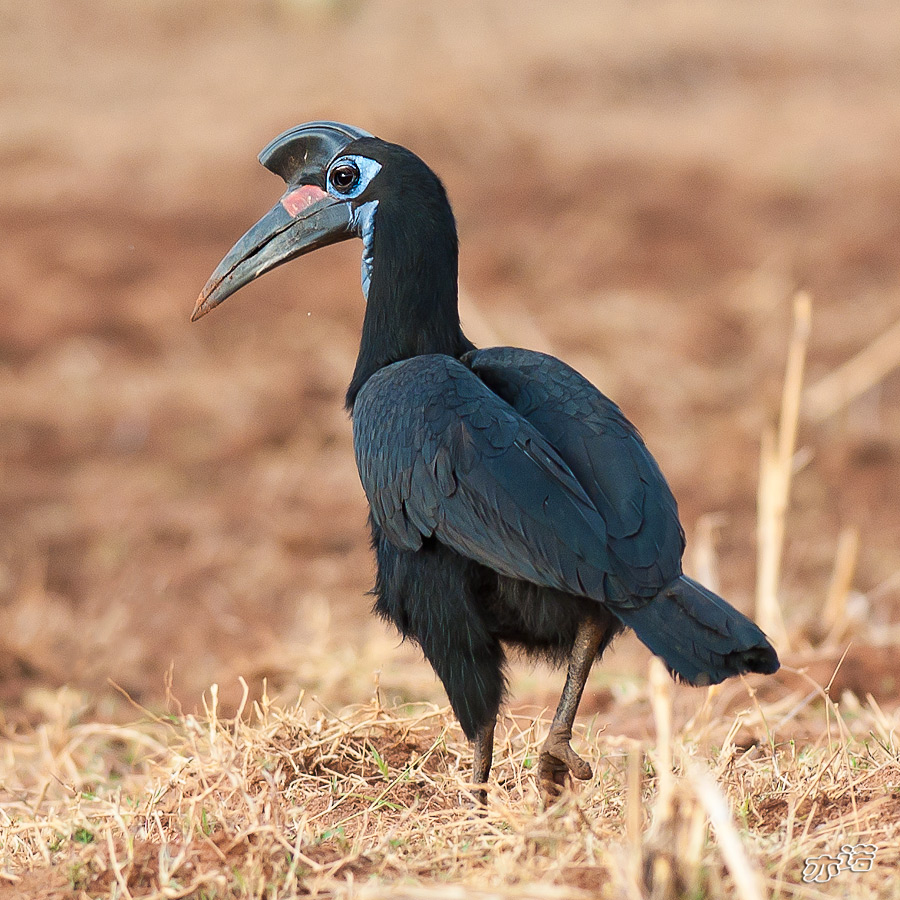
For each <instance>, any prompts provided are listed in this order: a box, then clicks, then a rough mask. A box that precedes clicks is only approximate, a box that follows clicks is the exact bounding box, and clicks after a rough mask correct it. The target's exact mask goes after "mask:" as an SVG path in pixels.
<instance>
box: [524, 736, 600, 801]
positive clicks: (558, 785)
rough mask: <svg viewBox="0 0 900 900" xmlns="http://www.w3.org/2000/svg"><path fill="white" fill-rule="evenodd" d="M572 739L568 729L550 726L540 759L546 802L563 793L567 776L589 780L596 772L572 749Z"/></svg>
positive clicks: (539, 770)
mask: <svg viewBox="0 0 900 900" xmlns="http://www.w3.org/2000/svg"><path fill="white" fill-rule="evenodd" d="M571 739H572V733H571V732H570V731H568V729H565V728H564V727H554V726H553V725H551V726H550V733H549V734H548V735H547V739H546V740H545V741H544V746H543V747H542V748H541V755H540V759H539V760H538V780H539V781H540V788H541V795H542V797H543V798H544V801H545V802H546V803H552V802H553V801H554V800H556V799H558V798H559V796H560V794H562V792H563V788H565V786H566V776H571V777H572V778H577V779H578V780H579V781H587V780H588V779H589V778H591V776H592V775H593V774H594V772H593V770H592V769H591V767H590V765H589V764H588V763H587V762H585V761H584V760H583V759H582V758H581V757H580V756H579V755H578V754H577V753H576V752H575V751H574V750H573V749H572V745H571V744H570V743H569V742H570V740H571Z"/></svg>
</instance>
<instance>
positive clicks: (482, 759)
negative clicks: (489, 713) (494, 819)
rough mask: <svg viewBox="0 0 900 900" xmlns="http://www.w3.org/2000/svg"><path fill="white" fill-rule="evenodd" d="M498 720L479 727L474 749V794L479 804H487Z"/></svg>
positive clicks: (473, 742) (473, 745)
mask: <svg viewBox="0 0 900 900" xmlns="http://www.w3.org/2000/svg"><path fill="white" fill-rule="evenodd" d="M495 724H496V720H492V721H490V722H488V724H487V725H483V726H482V727H481V728H479V729H478V733H477V734H476V735H475V740H474V741H472V749H473V750H474V751H475V753H474V759H473V761H472V781H473V783H474V784H475V785H476V787H475V790H474V791H472V794H473V795H474V797H475V802H476V803H477V804H478V805H479V806H486V805H487V780H488V777H489V776H490V774H491V763H492V762H493V759H494V725H495Z"/></svg>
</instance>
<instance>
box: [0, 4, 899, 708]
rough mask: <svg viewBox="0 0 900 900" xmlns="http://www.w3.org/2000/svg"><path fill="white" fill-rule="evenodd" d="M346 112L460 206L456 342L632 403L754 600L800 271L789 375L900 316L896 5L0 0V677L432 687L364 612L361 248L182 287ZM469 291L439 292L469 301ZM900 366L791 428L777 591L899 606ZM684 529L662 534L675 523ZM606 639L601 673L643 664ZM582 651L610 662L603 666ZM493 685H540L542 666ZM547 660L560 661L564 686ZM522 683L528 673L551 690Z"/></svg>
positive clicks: (797, 617)
mask: <svg viewBox="0 0 900 900" xmlns="http://www.w3.org/2000/svg"><path fill="white" fill-rule="evenodd" d="M314 118H331V119H337V120H342V121H347V122H351V123H353V124H355V125H359V126H361V127H363V128H366V129H368V130H370V131H373V132H374V133H376V134H378V135H379V136H381V137H384V138H387V139H390V140H394V141H397V142H400V143H404V144H406V145H408V146H409V147H411V148H412V149H413V150H415V151H416V152H417V153H419V155H421V156H422V157H424V158H425V159H426V161H427V162H429V163H430V164H431V165H432V167H433V168H434V169H435V170H436V171H437V172H438V173H439V174H440V175H441V176H442V178H443V179H444V180H445V183H446V185H447V187H448V190H449V192H450V195H451V198H452V200H453V201H454V204H455V209H456V212H457V216H458V219H459V229H460V237H461V246H462V262H461V267H462V271H461V279H462V283H463V286H464V289H465V291H466V292H467V295H468V296H469V297H470V298H472V300H473V302H474V303H475V304H476V308H477V310H478V312H479V314H480V317H479V320H478V321H471V322H469V325H470V328H471V331H472V336H473V337H474V338H475V339H476V341H477V340H479V339H480V340H484V339H485V338H488V339H490V338H494V339H496V340H497V341H501V342H504V343H518V344H524V345H526V346H531V347H534V348H537V349H549V350H550V351H552V352H555V353H557V354H558V355H560V356H562V357H564V358H565V359H566V360H567V361H568V362H570V363H572V364H573V365H575V366H576V367H579V368H581V369H582V370H583V371H585V373H586V374H589V375H590V376H591V377H592V378H593V379H594V380H595V381H596V382H597V383H598V385H599V386H600V387H601V388H602V389H603V390H604V391H605V392H606V393H608V394H610V395H611V396H612V397H614V398H615V399H616V400H617V401H618V402H619V403H620V405H621V406H622V407H623V408H624V410H625V411H626V413H627V414H628V415H629V416H630V417H631V418H632V419H633V420H634V421H635V423H636V424H637V425H638V426H639V427H640V429H641V430H642V432H643V433H644V435H645V438H646V439H647V442H648V444H649V445H650V447H651V449H653V451H654V452H655V454H656V455H657V457H658V459H659V460H660V463H661V465H662V467H663V469H664V471H665V472H666V473H667V475H668V477H669V479H670V481H671V483H672V486H673V489H674V491H675V494H676V496H677V497H678V498H679V502H680V505H681V510H682V518H683V521H684V524H685V527H686V529H687V531H688V535H689V537H690V536H691V535H692V534H694V533H695V532H696V530H697V527H698V522H701V521H702V517H704V516H707V515H717V516H719V517H720V518H719V520H718V521H719V525H718V527H717V531H716V534H717V548H718V553H719V572H720V578H721V588H722V590H723V592H724V593H726V595H727V596H728V597H729V598H730V599H732V600H733V601H734V602H735V603H736V604H737V605H739V606H740V607H741V608H743V609H745V610H750V609H752V597H753V590H754V582H755V574H754V573H755V564H756V556H755V535H754V529H755V493H756V483H757V468H758V456H759V439H760V433H761V430H762V428H763V427H764V426H765V425H766V424H768V423H771V422H772V421H773V420H774V418H775V416H776V413H777V408H778V403H779V396H780V390H781V382H782V377H783V372H784V359H785V354H786V347H787V341H788V334H789V330H790V310H791V297H792V294H793V292H794V291H795V289H797V288H798V287H803V288H806V289H808V290H809V291H810V292H811V293H812V296H813V302H814V307H813V330H812V336H811V343H810V357H809V364H808V379H809V381H810V382H815V381H816V380H817V379H819V378H820V377H822V376H824V375H825V374H827V373H828V372H830V371H831V370H833V369H834V368H835V367H836V366H837V365H839V364H840V363H842V362H844V361H845V360H847V359H849V358H850V357H852V356H853V355H854V354H855V353H857V352H858V351H860V350H861V349H863V348H864V347H866V346H867V345H868V344H870V343H871V342H872V341H873V340H875V339H876V338H878V337H879V335H881V334H882V333H883V332H884V331H885V330H886V329H887V328H888V327H889V326H890V325H892V324H893V323H894V322H896V321H897V320H900V293H898V285H900V154H898V152H897V149H898V139H900V6H898V5H897V4H896V3H893V2H889V0H881V2H879V0H871V2H866V3H864V4H853V3H845V2H837V0H827V2H822V0H816V2H803V0H797V2H793V3H790V4H786V3H783V2H781V0H752V2H749V0H747V2H738V0H697V2H682V0H678V2H674V0H673V2H664V0H643V2H637V3H636V2H634V0H604V2H602V3H597V2H596V0H569V2H561V3H553V4H550V3H535V2H524V3H523V2H515V0H473V2H453V3H438V2H430V0H429V2H423V0H387V2H378V3H376V2H364V0H355V2H353V0H346V2H325V0H322V2H299V0H294V2H291V0H252V2H246V3H236V2H235V3H229V2H222V0H219V2H199V0H197V2H188V0H129V2H127V3H123V2H121V0H92V2H87V0H81V2H79V0H66V2H62V0H59V2H50V0H33V2H31V3H21V2H7V0H0V185H2V190H0V697H2V699H3V701H4V704H5V708H6V709H7V710H18V709H21V708H26V709H27V707H28V703H29V697H33V696H34V690H35V688H39V687H41V686H51V687H53V686H58V685H60V684H63V683H68V684H72V685H74V686H76V687H80V688H83V689H87V690H90V691H96V692H98V695H99V696H112V695H113V692H112V689H111V688H110V687H109V686H108V684H107V680H108V679H111V680H113V681H115V682H117V683H118V684H120V685H122V686H123V687H124V688H126V689H127V690H128V691H129V692H131V693H132V695H133V696H135V697H136V698H137V699H139V700H140V701H141V702H144V703H148V704H150V705H154V704H156V703H158V702H160V700H161V698H162V697H163V694H164V675H165V672H166V671H167V670H168V668H169V666H170V664H171V663H174V680H175V691H176V693H177V694H178V696H179V697H181V698H182V700H183V701H184V702H185V704H186V705H187V706H191V705H194V704H195V703H196V702H197V699H198V697H199V694H200V691H202V690H203V689H205V688H206V687H207V686H208V685H209V683H210V682H212V681H220V682H222V691H223V694H225V696H226V697H229V696H231V697H233V696H234V695H235V693H236V692H237V690H238V688H237V683H236V677H237V676H238V675H243V676H244V677H245V678H247V679H248V681H250V682H251V684H252V686H253V688H254V690H258V687H259V684H260V681H261V679H262V677H264V676H265V677H268V678H269V680H270V685H272V686H273V687H274V688H276V689H278V690H281V691H283V692H284V693H285V694H286V695H290V694H291V693H294V694H296V692H297V691H298V690H299V689H300V688H301V687H306V688H309V689H310V690H312V691H314V692H317V693H318V694H319V695H320V696H322V697H323V698H326V699H328V700H329V701H334V702H338V701H340V700H362V699H365V698H366V697H367V696H368V695H369V693H370V691H371V685H372V683H373V677H374V676H373V672H374V671H375V670H376V669H378V668H381V669H382V672H381V676H380V677H381V680H382V683H383V684H385V685H387V686H389V687H390V689H391V691H392V692H394V693H395V694H397V695H400V696H410V697H419V698H420V697H425V696H434V697H440V696H441V695H440V691H439V690H438V687H437V685H436V684H435V682H434V680H433V678H432V676H431V675H430V672H429V670H428V669H427V667H425V666H424V665H423V664H422V663H421V662H420V661H419V658H418V654H417V653H416V652H415V651H414V650H413V649H411V648H402V649H398V648H396V646H395V645H396V638H395V637H394V636H392V635H391V634H390V633H389V632H387V631H386V630H385V629H384V628H383V627H382V625H381V624H380V623H378V622H376V621H375V620H373V619H372V617H371V616H370V615H369V606H370V599H369V598H367V597H366V596H365V591H366V590H367V589H368V588H369V587H370V585H371V579H372V562H371V559H370V555H369V551H368V546H367V535H366V529H365V501H364V498H363V495H362V492H361V489H360V487H359V484H358V480H357V475H356V471H355V467H354V462H353V455H352V450H351V440H350V428H349V423H348V422H347V420H346V417H345V414H344V412H343V409H342V398H343V391H344V388H345V385H346V383H347V381H348V380H349V376H350V373H351V370H352V366H353V361H354V358H355V352H356V345H357V338H358V331H359V326H360V323H361V320H362V315H363V302H362V296H361V292H360V288H359V245H358V244H356V243H348V244H344V245H341V246H338V247H335V248H332V249H329V250H327V251H322V252H320V253H317V254H315V255H313V256H311V257H307V258H305V259H303V260H301V261H299V262H296V263H294V264H292V265H290V266H287V267H284V268H282V269H280V270H278V271H277V272H276V273H273V274H272V275H269V276H266V278H264V279H263V280H261V281H260V282H259V284H257V285H254V286H252V287H250V288H248V289H246V290H245V291H243V292H242V293H241V294H240V295H239V296H237V297H236V298H234V299H232V300H230V301H229V302H228V303H227V304H226V305H225V306H224V307H223V308H222V309H221V310H217V311H216V312H215V313H214V314H213V315H211V316H209V317H208V318H206V319H204V320H203V321H202V322H200V323H199V324H197V325H193V326H191V325H189V322H188V318H189V315H190V312H191V310H192V307H193V303H194V298H195V297H196V294H197V292H198V290H199V289H200V287H201V286H202V285H203V283H204V282H205V281H206V278H207V276H208V275H209V273H210V272H211V271H212V269H213V268H214V267H215V265H216V264H217V263H218V261H219V259H220V258H221V257H222V256H223V255H224V253H225V252H226V251H227V250H228V248H229V247H230V246H231V244H232V243H233V242H234V240H235V239H236V238H237V237H238V236H239V235H240V234H241V233H242V232H243V231H244V229H245V228H246V227H247V226H249V225H250V224H251V223H252V222H253V221H255V220H256V218H257V217H258V216H259V215H260V214H261V213H262V212H264V211H265V210H266V209H268V208H269V206H270V205H271V204H272V203H273V202H274V201H275V199H276V198H277V197H278V196H279V194H280V191H281V184H280V182H278V181H277V179H274V178H273V176H271V175H270V174H269V173H267V172H265V171H264V170H263V169H262V168H261V167H259V166H258V164H257V163H256V160H255V154H256V153H257V152H258V151H259V149H260V148H261V147H262V146H263V145H264V144H265V143H266V142H267V141H268V140H269V139H270V138H271V137H273V136H274V135H275V134H277V133H278V132H280V131H281V130H283V129H284V128H286V127H289V126H291V125H294V124H297V123H299V122H302V121H305V120H308V119H314ZM464 324H465V323H464ZM898 397H900V376H898V375H897V374H889V375H888V376H887V377H886V378H885V379H883V380H882V382H881V383H880V384H879V386H878V387H876V388H875V389H873V390H871V391H868V392H866V393H865V394H864V395H862V396H861V397H859V398H858V399H856V400H855V401H854V402H853V403H852V404H850V406H849V407H848V408H847V409H845V410H842V411H840V412H838V413H836V414H834V415H831V416H829V417H827V418H826V419H825V420H823V421H820V422H811V421H809V420H806V421H803V422H801V430H800V446H801V447H802V448H804V449H805V451H807V455H808V462H807V464H806V465H805V466H804V467H803V468H802V469H801V470H800V471H799V473H798V474H797V477H796V481H795V484H794V492H793V505H792V509H791V514H790V517H789V520H788V527H787V533H788V543H787V551H786V559H785V569H784V600H785V609H786V615H787V618H788V622H789V624H791V625H792V627H793V628H794V629H795V630H800V631H802V630H803V628H804V627H805V626H806V624H807V623H815V622H816V621H817V619H818V617H819V616H820V609H821V606H822V603H823V601H824V597H825V593H826V589H827V585H828V581H829V578H830V573H831V569H832V566H833V560H834V556H835V545H836V542H837V539H838V535H839V533H840V531H841V529H842V528H845V527H847V526H852V525H856V526H858V527H859V529H860V533H861V545H860V547H861V549H860V558H859V564H858V567H857V570H856V574H855V577H854V587H855V589H856V590H857V591H858V592H859V596H858V597H857V598H856V602H857V607H856V608H857V609H858V610H861V611H862V614H863V615H864V616H866V617H867V619H868V621H869V622H870V623H871V624H872V626H873V629H874V631H875V632H876V633H877V634H879V635H881V636H882V637H889V636H890V629H889V627H888V626H889V625H890V623H891V622H892V621H897V610H896V607H897V603H898V601H900V589H898V579H897V573H898V570H900V553H898V538H900V510H898V508H897V496H896V485H897V480H898V473H900V428H898V426H900V404H898ZM689 556H690V547H689ZM642 653H643V651H642V650H639V649H638V648H637V646H636V644H634V643H632V642H629V641H623V642H622V643H621V644H620V645H619V647H618V648H617V649H616V651H615V652H614V653H613V654H611V656H610V662H609V663H608V665H607V669H606V671H613V672H615V671H629V670H636V669H638V668H640V667H641V666H642V665H643V663H644V661H645V657H644V656H642V655H641V654H642ZM596 677H599V678H603V677H605V676H604V675H602V674H601V675H598V676H596ZM517 678H518V679H519V686H520V690H521V692H523V694H524V695H525V696H528V695H529V692H532V693H533V695H534V696H535V697H536V698H537V700H538V701H540V700H541V699H542V697H543V694H544V692H545V691H549V693H548V697H552V694H553V690H554V689H553V688H552V685H551V684H550V682H549V680H548V678H547V676H546V675H545V674H544V673H543V672H541V671H540V670H538V671H537V673H534V674H532V673H531V671H530V670H528V669H522V670H521V672H520V673H519V675H517ZM554 684H555V682H554ZM545 685H546V687H545Z"/></svg>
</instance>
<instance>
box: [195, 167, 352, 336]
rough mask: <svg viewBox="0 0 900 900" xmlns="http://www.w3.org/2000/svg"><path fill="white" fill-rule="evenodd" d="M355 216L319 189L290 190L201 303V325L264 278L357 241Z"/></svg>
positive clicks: (230, 258)
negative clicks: (290, 262)
mask: <svg viewBox="0 0 900 900" xmlns="http://www.w3.org/2000/svg"><path fill="white" fill-rule="evenodd" d="M351 219H352V212H351V209H350V205H349V204H348V203H347V202H346V201H344V200H335V199H334V198H333V197H331V196H329V195H328V194H326V193H325V191H323V190H322V189H321V188H320V187H318V186H316V185H314V184H304V185H300V186H299V187H296V188H294V189H293V190H289V191H288V192H287V193H286V194H285V195H284V196H283V197H282V198H281V200H280V201H279V202H278V203H276V204H275V206H274V207H273V208H272V209H271V210H270V211H269V212H267V213H266V214H265V215H264V216H263V217H262V218H261V219H260V220H259V221H258V222H257V223H256V224H255V225H254V226H253V227H252V228H251V229H250V230H249V231H248V232H247V233H246V234H245V235H244V236H243V237H242V238H241V239H240V240H239V241H238V242H237V243H236V244H235V245H234V246H233V247H232V248H231V250H229V251H228V255H227V256H226V257H225V258H224V259H223V260H222V262H220V263H219V265H218V266H217V267H216V271H215V272H213V274H212V275H211V276H210V279H209V281H207V282H206V287H204V288H203V290H202V291H201V292H200V296H199V297H198V298H197V305H196V306H195V307H194V312H193V314H192V315H191V321H192V322H196V321H197V319H199V318H200V317H201V316H204V315H206V313H208V312H209V311H210V310H211V309H213V308H214V307H216V306H218V305H219V304H220V303H221V302H222V301H223V300H224V299H225V298H226V297H230V296H231V295H232V294H233V293H234V292H235V291H237V290H240V288H242V287H243V286H244V285H245V284H248V283H249V282H251V281H253V279H254V278H258V277H259V276H260V275H262V274H263V273H264V272H268V271H269V270H270V269H274V268H275V267H276V266H280V265H281V264H282V263H286V262H288V260H291V259H296V258H297V257H298V256H302V255H303V254H304V253H311V252H312V251H313V250H318V249H319V248H320V247H327V246H328V245H329V244H336V243H337V242H338V241H344V240H347V238H350V237H353V236H354V234H353V231H352V230H351Z"/></svg>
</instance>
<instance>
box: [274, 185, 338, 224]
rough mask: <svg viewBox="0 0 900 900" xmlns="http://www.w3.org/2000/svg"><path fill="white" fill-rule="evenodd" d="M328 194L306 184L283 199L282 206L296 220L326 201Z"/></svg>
mask: <svg viewBox="0 0 900 900" xmlns="http://www.w3.org/2000/svg"><path fill="white" fill-rule="evenodd" d="M327 196H328V194H326V193H325V191H323V190H322V188H320V187H316V186H315V185H314V184H304V185H301V186H300V187H298V188H296V189H295V190H293V191H291V192H290V193H288V194H285V195H284V196H283V197H282V198H281V205H282V206H283V207H284V208H285V209H286V210H287V211H288V214H289V215H291V216H293V217H294V218H296V217H297V216H299V215H300V213H302V212H303V210H305V209H307V208H308V207H310V206H312V205H313V203H318V202H319V201H320V200H324V199H325V198H326V197H327Z"/></svg>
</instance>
